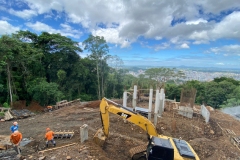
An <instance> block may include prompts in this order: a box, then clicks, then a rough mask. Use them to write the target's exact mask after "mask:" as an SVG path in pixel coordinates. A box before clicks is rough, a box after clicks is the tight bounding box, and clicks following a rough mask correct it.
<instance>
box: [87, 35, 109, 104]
mask: <svg viewBox="0 0 240 160" xmlns="http://www.w3.org/2000/svg"><path fill="white" fill-rule="evenodd" d="M83 45H84V46H85V47H84V49H85V50H88V51H90V52H91V55H90V58H92V59H93V60H95V61H96V71H97V82H98V91H97V94H98V99H101V97H103V96H104V80H105V76H104V75H106V74H105V72H106V71H105V69H106V67H107V66H106V61H107V59H108V55H107V54H108V52H109V49H108V45H107V43H106V40H105V39H104V37H100V36H93V35H89V37H88V39H86V40H85V41H83ZM100 76H101V77H100ZM100 79H101V82H100Z"/></svg>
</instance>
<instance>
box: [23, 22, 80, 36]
mask: <svg viewBox="0 0 240 160" xmlns="http://www.w3.org/2000/svg"><path fill="white" fill-rule="evenodd" d="M26 26H28V27H29V28H31V29H33V30H35V31H39V32H43V31H45V32H49V33H60V34H61V35H63V36H69V37H73V38H80V36H81V34H82V33H81V32H80V31H78V30H75V29H72V28H71V27H70V26H68V25H67V24H61V26H62V27H63V28H62V29H54V28H52V27H51V26H49V25H47V24H44V23H42V22H38V21H37V22H36V23H26Z"/></svg>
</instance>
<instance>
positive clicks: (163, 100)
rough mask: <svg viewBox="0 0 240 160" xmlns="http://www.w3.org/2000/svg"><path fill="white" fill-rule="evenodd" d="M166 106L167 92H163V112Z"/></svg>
mask: <svg viewBox="0 0 240 160" xmlns="http://www.w3.org/2000/svg"><path fill="white" fill-rule="evenodd" d="M164 107H165V93H163V112H164Z"/></svg>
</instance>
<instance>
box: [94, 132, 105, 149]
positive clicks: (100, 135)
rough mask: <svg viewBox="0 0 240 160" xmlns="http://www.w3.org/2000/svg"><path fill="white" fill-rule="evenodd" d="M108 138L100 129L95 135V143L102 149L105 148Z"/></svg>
mask: <svg viewBox="0 0 240 160" xmlns="http://www.w3.org/2000/svg"><path fill="white" fill-rule="evenodd" d="M106 138H107V137H106V136H105V135H104V133H103V130H102V129H101V128H100V129H99V130H98V131H97V132H96V134H95V135H94V137H93V141H94V142H95V143H96V144H97V145H99V146H100V147H103V145H104V142H105V140H106Z"/></svg>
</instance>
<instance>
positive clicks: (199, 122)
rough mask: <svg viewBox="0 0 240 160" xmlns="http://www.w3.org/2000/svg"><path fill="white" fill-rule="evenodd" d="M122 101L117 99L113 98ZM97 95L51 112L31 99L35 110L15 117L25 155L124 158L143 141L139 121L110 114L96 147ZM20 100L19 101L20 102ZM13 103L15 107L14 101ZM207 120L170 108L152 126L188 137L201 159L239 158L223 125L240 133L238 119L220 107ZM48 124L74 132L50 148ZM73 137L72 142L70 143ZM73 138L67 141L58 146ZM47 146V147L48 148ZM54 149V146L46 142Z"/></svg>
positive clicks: (2, 130) (61, 159)
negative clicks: (83, 134)
mask: <svg viewBox="0 0 240 160" xmlns="http://www.w3.org/2000/svg"><path fill="white" fill-rule="evenodd" d="M116 102H118V103H122V102H121V101H116ZM99 103H100V101H92V102H84V103H81V104H75V105H72V106H66V107H63V108H60V109H58V110H54V111H52V112H46V113H44V112H42V108H41V106H39V105H38V104H37V103H32V104H31V105H30V106H31V107H27V109H29V110H31V111H35V112H36V113H37V115H36V116H33V117H29V118H25V119H18V120H17V121H18V123H19V131H20V132H22V134H23V138H28V139H31V140H32V141H31V142H30V143H28V144H27V145H25V146H22V147H21V148H22V156H24V157H25V159H26V160H30V159H39V158H43V157H45V159H46V160H52V159H58V160H66V159H67V157H68V158H69V157H71V159H72V160H84V159H87V160H88V159H94V160H97V159H98V160H112V159H113V160H128V159H130V157H129V153H128V151H129V149H130V148H132V147H135V146H138V145H140V144H144V143H146V142H147V135H146V132H145V131H144V130H142V129H141V128H140V127H138V126H136V125H134V124H131V123H124V121H123V120H122V118H120V117H118V116H116V115H113V114H110V135H109V137H108V139H107V141H106V143H105V145H104V146H103V147H102V148H101V147H99V146H97V145H96V144H95V143H94V142H93V139H92V138H93V136H94V134H95V133H96V131H97V130H98V129H99V128H101V120H100V116H99ZM20 104H22V105H20ZM20 104H18V108H17V109H24V108H26V107H25V106H24V103H20ZM138 106H140V107H145V108H146V106H148V103H147V102H141V103H139V104H138ZM15 109H16V107H15ZM210 114H211V117H210V121H209V123H207V124H206V123H205V121H204V119H203V117H201V116H200V115H194V117H193V118H192V119H189V118H186V117H183V116H180V115H178V114H174V112H173V111H172V110H166V111H165V112H164V113H163V115H162V117H161V118H159V119H158V124H157V131H158V133H159V134H163V135H166V136H171V137H175V138H182V139H184V140H186V141H188V142H189V143H190V144H191V145H192V147H193V148H194V150H195V151H196V152H197V154H198V155H199V157H200V159H201V160H224V159H228V160H235V159H239V157H240V151H239V150H238V149H237V148H236V147H235V146H234V145H233V144H232V143H231V142H230V138H229V135H228V134H226V132H225V131H226V129H230V130H232V131H234V132H235V133H236V135H240V123H239V121H238V120H236V119H234V118H233V117H231V116H230V115H227V114H224V113H222V112H220V111H217V110H215V111H211V113H210ZM12 122H13V121H5V122H0V135H9V134H10V130H9V128H10V126H11V125H12ZM83 124H87V125H88V137H89V139H88V140H87V141H85V142H84V143H82V144H81V143H80V127H81V126H82V125H83ZM47 127H50V128H51V129H52V130H53V131H55V130H58V131H59V130H62V131H63V130H65V131H67V130H69V131H74V132H75V134H74V136H73V137H72V138H71V139H69V138H63V139H61V138H59V139H55V140H56V143H57V146H56V147H60V148H57V149H55V150H51V151H45V152H41V151H44V150H45V149H46V148H45V141H44V135H45V129H46V128H47ZM73 143H76V144H73ZM69 144H73V145H72V146H68V147H62V146H64V145H69ZM48 149H49V148H48ZM50 149H54V147H52V146H51V147H50ZM14 157H16V153H15V152H14V151H13V150H12V149H8V150H7V151H0V159H15V158H14Z"/></svg>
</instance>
